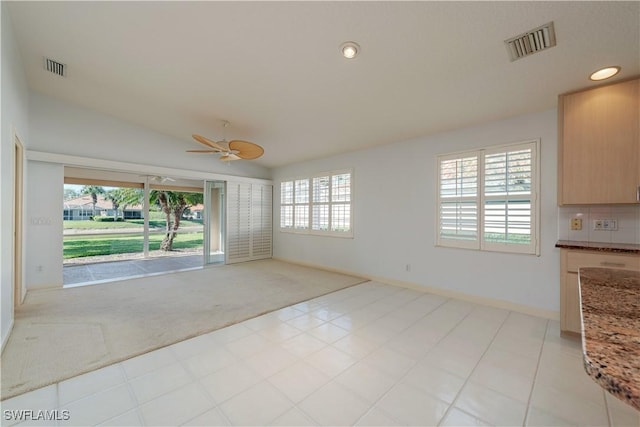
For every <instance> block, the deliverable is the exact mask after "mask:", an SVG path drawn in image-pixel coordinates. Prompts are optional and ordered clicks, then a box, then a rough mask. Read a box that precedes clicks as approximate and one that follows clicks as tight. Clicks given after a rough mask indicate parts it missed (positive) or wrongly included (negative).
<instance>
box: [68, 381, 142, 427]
mask: <svg viewBox="0 0 640 427" xmlns="http://www.w3.org/2000/svg"><path fill="white" fill-rule="evenodd" d="M136 405H137V403H136V401H135V399H134V398H133V396H132V395H131V394H130V393H129V388H128V386H127V385H126V384H120V385H118V386H116V387H112V388H109V389H106V390H103V391H100V392H98V393H95V394H92V395H90V396H88V397H85V398H83V399H80V400H76V401H74V402H72V403H70V404H69V405H66V406H64V407H62V409H67V410H68V411H69V415H70V417H69V419H68V420H65V421H60V423H59V424H60V425H62V426H65V425H68V426H72V425H73V426H78V425H94V424H100V423H102V422H105V421H107V420H109V419H111V418H114V417H116V416H118V415H122V414H124V413H125V412H128V411H130V410H132V409H134V408H135V407H136Z"/></svg>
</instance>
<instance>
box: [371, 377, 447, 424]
mask: <svg viewBox="0 0 640 427" xmlns="http://www.w3.org/2000/svg"><path fill="white" fill-rule="evenodd" d="M376 407H378V408H379V409H381V410H382V411H384V412H385V413H387V414H389V415H390V416H391V417H392V418H393V419H397V420H398V421H400V423H401V424H402V425H420V426H434V425H437V424H438V421H440V419H442V417H443V416H444V414H445V412H446V411H447V408H448V407H449V405H448V404H446V403H445V402H442V401H440V400H438V399H436V398H435V397H432V396H430V395H428V394H426V393H424V392H422V391H421V390H419V389H418V388H416V387H413V386H410V385H408V384H398V385H396V386H395V387H394V388H393V389H391V391H389V393H387V394H386V395H385V396H384V397H383V398H382V399H380V401H379V402H378V403H377V404H376Z"/></svg>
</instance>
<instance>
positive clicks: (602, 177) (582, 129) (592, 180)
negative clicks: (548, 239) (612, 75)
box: [558, 78, 640, 205]
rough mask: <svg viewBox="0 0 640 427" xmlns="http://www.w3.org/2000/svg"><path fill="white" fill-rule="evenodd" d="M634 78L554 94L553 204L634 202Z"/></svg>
mask: <svg viewBox="0 0 640 427" xmlns="http://www.w3.org/2000/svg"><path fill="white" fill-rule="evenodd" d="M639 117H640V78H635V79H633V80H627V81H623V82H621V83H613V84H609V85H606V86H599V87H597V88H594V89H588V90H584V91H580V92H573V93H569V94H564V95H560V96H559V98H558V204H559V205H571V204H614V203H621V204H622V203H640V200H639V197H640V195H639V194H638V192H639V191H640V189H639V188H638V187H639V186H640V120H639Z"/></svg>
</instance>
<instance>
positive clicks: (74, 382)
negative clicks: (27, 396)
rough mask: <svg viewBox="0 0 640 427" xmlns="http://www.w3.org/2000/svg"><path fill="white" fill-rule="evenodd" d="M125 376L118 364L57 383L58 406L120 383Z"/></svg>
mask: <svg viewBox="0 0 640 427" xmlns="http://www.w3.org/2000/svg"><path fill="white" fill-rule="evenodd" d="M124 381H125V376H124V373H123V370H122V367H121V366H120V365H119V364H115V365H111V366H107V367H105V368H101V369H98V370H95V371H92V372H88V373H86V374H82V375H78V376H77V377H73V378H70V379H68V380H65V381H62V382H61V383H60V384H58V397H59V399H60V406H66V405H68V404H69V403H71V402H73V401H76V400H78V399H82V398H83V397H87V396H90V395H92V394H94V393H98V392H100V391H102V390H105V389H107V388H111V387H114V386H116V385H118V384H122V383H124Z"/></svg>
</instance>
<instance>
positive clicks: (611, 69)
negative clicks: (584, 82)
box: [589, 66, 620, 81]
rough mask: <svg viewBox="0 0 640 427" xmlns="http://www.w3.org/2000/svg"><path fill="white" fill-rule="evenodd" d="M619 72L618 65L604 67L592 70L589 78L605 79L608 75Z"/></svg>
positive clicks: (611, 75)
mask: <svg viewBox="0 0 640 427" xmlns="http://www.w3.org/2000/svg"><path fill="white" fill-rule="evenodd" d="M619 72H620V67H618V66H613V67H606V68H603V69H601V70H598V71H595V72H593V73H592V74H591V76H589V79H591V80H594V81H599V80H605V79H608V78H609V77H613V76H615V75H616V74H618V73H619Z"/></svg>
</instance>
